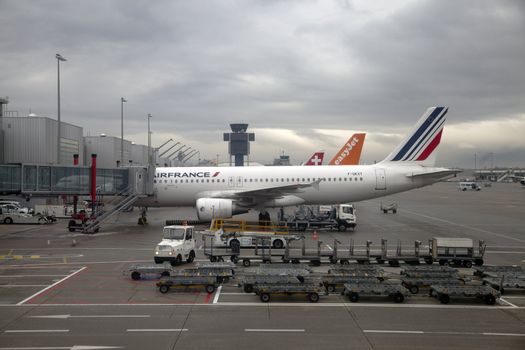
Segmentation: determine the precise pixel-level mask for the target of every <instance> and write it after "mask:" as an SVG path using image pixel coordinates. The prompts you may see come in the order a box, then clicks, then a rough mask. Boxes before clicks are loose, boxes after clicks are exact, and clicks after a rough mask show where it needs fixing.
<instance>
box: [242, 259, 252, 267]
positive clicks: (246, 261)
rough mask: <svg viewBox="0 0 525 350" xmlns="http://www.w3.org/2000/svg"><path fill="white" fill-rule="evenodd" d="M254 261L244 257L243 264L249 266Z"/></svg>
mask: <svg viewBox="0 0 525 350" xmlns="http://www.w3.org/2000/svg"><path fill="white" fill-rule="evenodd" d="M251 264H252V263H251V262H250V259H243V260H242V266H244V267H249V266H250V265H251Z"/></svg>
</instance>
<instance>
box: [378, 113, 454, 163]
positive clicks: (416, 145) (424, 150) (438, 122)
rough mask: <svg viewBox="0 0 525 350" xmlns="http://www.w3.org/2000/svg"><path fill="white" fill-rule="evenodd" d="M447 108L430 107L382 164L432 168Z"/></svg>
mask: <svg viewBox="0 0 525 350" xmlns="http://www.w3.org/2000/svg"><path fill="white" fill-rule="evenodd" d="M447 112H448V107H430V108H429V109H427V111H426V112H425V113H424V114H423V116H422V117H421V119H419V121H418V122H417V124H416V126H415V127H414V128H413V129H412V131H411V132H410V133H409V134H408V136H407V137H406V138H405V139H404V140H403V142H401V143H400V144H399V145H398V146H397V147H396V149H395V150H394V151H393V152H392V153H390V154H389V155H388V157H386V158H385V159H384V160H383V162H398V163H402V162H412V163H417V164H421V165H425V166H433V165H435V162H436V153H437V148H438V146H439V143H440V141H441V134H442V133H443V127H444V125H445V120H446V117H445V116H446V114H447Z"/></svg>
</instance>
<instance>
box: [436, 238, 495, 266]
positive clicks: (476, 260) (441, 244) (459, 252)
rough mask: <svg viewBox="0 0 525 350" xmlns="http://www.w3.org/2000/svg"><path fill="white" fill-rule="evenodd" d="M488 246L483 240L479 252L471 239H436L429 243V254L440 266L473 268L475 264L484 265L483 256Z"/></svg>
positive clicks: (480, 242) (479, 245)
mask: <svg viewBox="0 0 525 350" xmlns="http://www.w3.org/2000/svg"><path fill="white" fill-rule="evenodd" d="M486 247H487V245H486V244H485V242H484V241H483V240H480V241H479V242H478V249H477V251H476V250H475V249H474V242H473V241H472V239H470V238H450V237H445V238H441V237H435V238H432V239H431V240H430V241H429V253H430V256H431V257H432V259H433V261H438V262H439V265H455V266H464V267H466V268H471V267H472V265H473V264H475V265H477V266H481V265H483V256H484V254H485V249H486Z"/></svg>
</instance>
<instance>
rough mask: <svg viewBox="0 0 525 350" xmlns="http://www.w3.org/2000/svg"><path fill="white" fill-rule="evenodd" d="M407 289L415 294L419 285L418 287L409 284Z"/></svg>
mask: <svg viewBox="0 0 525 350" xmlns="http://www.w3.org/2000/svg"><path fill="white" fill-rule="evenodd" d="M408 290H409V291H410V293H412V294H417V293H419V287H418V286H411V287H410V288H408Z"/></svg>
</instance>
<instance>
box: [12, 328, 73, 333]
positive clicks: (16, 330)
mask: <svg viewBox="0 0 525 350" xmlns="http://www.w3.org/2000/svg"><path fill="white" fill-rule="evenodd" d="M67 332H69V329H13V330H6V331H4V333H67Z"/></svg>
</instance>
